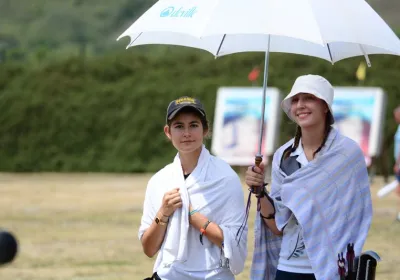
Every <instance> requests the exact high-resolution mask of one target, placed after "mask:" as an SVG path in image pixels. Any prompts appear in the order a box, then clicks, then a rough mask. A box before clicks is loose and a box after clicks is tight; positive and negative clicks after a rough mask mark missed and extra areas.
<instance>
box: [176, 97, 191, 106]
mask: <svg viewBox="0 0 400 280" xmlns="http://www.w3.org/2000/svg"><path fill="white" fill-rule="evenodd" d="M182 103H187V104H196V100H195V99H194V98H191V97H181V98H179V99H177V100H175V105H179V104H182Z"/></svg>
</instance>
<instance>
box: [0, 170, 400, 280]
mask: <svg viewBox="0 0 400 280" xmlns="http://www.w3.org/2000/svg"><path fill="white" fill-rule="evenodd" d="M149 177H150V175H124V174H121V175H120V174H111V175H110V174H33V175H32V174H26V175H25V174H0V228H1V227H3V228H7V229H9V230H11V231H13V232H14V233H15V234H16V235H17V236H18V239H19V242H20V252H19V254H18V256H17V258H16V260H15V262H14V263H12V264H11V265H7V266H3V267H0V279H1V280H18V279H21V280H49V279H63V280H64V279H65V280H67V279H68V280H72V279H75V280H76V279H88V280H89V279H94V280H100V279H109V280H113V279H115V280H116V279H118V280H125V279H126V280H128V279H129V280H131V279H143V278H145V277H147V276H149V275H150V273H151V271H152V266H153V262H154V260H152V259H148V258H147V257H146V256H145V255H144V254H143V253H142V250H141V245H140V243H139V240H138V238H137V230H138V226H139V223H140V218H141V208H142V202H143V197H144V191H145V187H146V183H147V180H148V179H149ZM382 184H383V182H382V180H381V179H380V178H377V179H375V183H374V184H373V186H372V193H373V198H374V207H375V216H374V220H373V225H372V228H371V231H370V236H369V238H368V241H367V244H366V246H365V250H370V249H373V250H375V251H377V252H378V253H379V254H380V255H381V257H382V259H383V261H382V263H380V264H379V267H378V275H377V279H379V280H386V279H387V280H398V279H400V265H399V263H400V223H399V222H395V220H394V219H395V215H396V209H395V202H396V199H397V197H396V196H395V195H394V194H391V195H389V196H388V197H385V198H384V199H379V200H378V199H377V198H376V195H375V194H376V191H377V189H378V188H379V187H380V186H381V185H382ZM253 205H255V204H254V203H253ZM253 219H254V209H253V212H252V214H251V217H250V221H249V225H250V229H251V230H250V234H249V242H248V244H249V257H248V259H247V264H246V269H245V271H244V272H243V273H242V274H241V275H240V276H238V277H237V279H249V266H250V262H251V252H252V247H253V234H252V224H253Z"/></svg>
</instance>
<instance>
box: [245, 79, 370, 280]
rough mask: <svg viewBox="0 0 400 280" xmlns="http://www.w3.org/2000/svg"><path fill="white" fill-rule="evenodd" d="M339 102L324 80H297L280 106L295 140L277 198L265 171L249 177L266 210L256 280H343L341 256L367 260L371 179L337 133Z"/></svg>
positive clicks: (259, 220) (283, 156) (259, 229)
mask: <svg viewBox="0 0 400 280" xmlns="http://www.w3.org/2000/svg"><path fill="white" fill-rule="evenodd" d="M333 98H334V90H333V87H332V85H331V84H330V83H329V82H328V81H327V80H326V79H325V78H323V77H321V76H317V75H305V76H300V77H298V78H297V79H296V81H295V83H294V85H293V87H292V90H291V92H290V93H289V94H288V95H287V96H286V98H285V99H284V100H283V101H282V103H281V107H282V109H283V110H284V112H285V113H286V114H287V115H288V117H289V118H290V119H291V120H293V121H294V122H295V123H296V124H297V130H296V135H295V137H294V138H293V139H292V140H290V141H289V142H287V143H286V144H284V145H282V146H281V147H280V148H279V149H278V150H277V151H276V152H275V154H274V157H273V161H272V182H271V191H270V193H268V192H267V190H266V189H265V187H263V186H265V184H264V165H263V164H261V166H260V167H255V166H252V167H249V168H248V170H247V172H246V183H247V184H248V185H249V186H252V187H253V189H254V190H255V191H254V192H255V193H256V196H257V197H258V199H259V202H260V209H259V212H258V215H257V216H256V222H255V248H254V255H253V264H252V271H251V279H260V280H261V279H270V280H272V279H276V280H291V279H293V280H294V279H296V280H299V279H304V280H308V279H310V280H311V279H317V280H333V279H340V278H339V277H340V275H339V270H338V254H339V261H342V260H343V258H341V254H342V253H343V254H344V256H346V250H347V249H349V250H350V251H351V252H349V256H350V258H351V256H352V253H353V248H354V254H355V255H359V254H360V253H361V250H362V247H363V245H364V242H365V239H366V237H367V233H368V230H369V226H370V223H371V218H372V204H371V196H370V190H369V180H368V173H367V168H366V165H365V160H364V156H363V154H362V151H361V149H360V148H359V146H358V145H357V144H356V143H355V142H354V141H352V140H351V139H349V138H347V137H345V136H343V135H341V134H340V133H339V132H338V131H337V130H336V129H334V128H333V127H332V124H333V123H334V117H333V112H332V103H333ZM254 186H255V187H256V188H254ZM350 261H351V260H350ZM345 269H346V270H347V271H349V270H351V271H352V270H353V268H352V267H351V266H349V267H346V268H345ZM342 272H343V271H341V273H342Z"/></svg>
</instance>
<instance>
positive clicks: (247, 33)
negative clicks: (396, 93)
mask: <svg viewBox="0 0 400 280" xmlns="http://www.w3.org/2000/svg"><path fill="white" fill-rule="evenodd" d="M125 36H129V37H130V38H131V42H130V44H129V45H128V47H132V46H137V45H145V44H168V45H180V46H187V47H193V48H199V49H203V50H206V51H208V52H210V53H212V54H213V55H215V56H223V55H228V54H233V53H239V52H254V51H261V52H267V51H268V52H283V53H293V54H301V55H308V56H314V57H319V58H322V59H325V60H327V61H329V62H331V63H335V62H337V61H339V60H342V59H345V58H349V57H354V56H365V57H366V59H367V62H368V64H369V60H368V57H367V55H369V54H391V55H400V40H399V38H398V37H397V36H396V34H395V33H394V32H393V31H392V30H391V29H390V27H389V26H388V25H387V24H386V23H385V22H384V20H383V19H382V18H381V17H380V16H379V15H378V14H377V13H376V12H375V11H374V10H373V9H372V8H371V7H370V6H369V4H368V3H367V2H366V1H364V0H352V1H348V0H280V1H276V0H246V1H241V0H236V1H232V0H202V1H197V0H160V1H158V2H157V3H155V4H154V5H153V6H152V7H151V8H150V9H149V10H148V11H147V12H146V13H144V14H143V15H142V16H141V17H140V18H139V19H138V20H137V21H136V22H135V23H133V24H132V25H131V26H130V27H129V28H128V29H127V30H126V31H125V32H124V33H123V34H122V35H121V36H119V38H118V40H119V39H120V38H122V37H125Z"/></svg>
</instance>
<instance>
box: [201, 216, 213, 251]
mask: <svg viewBox="0 0 400 280" xmlns="http://www.w3.org/2000/svg"><path fill="white" fill-rule="evenodd" d="M210 223H211V222H210V221H207V222H206V223H205V224H204V226H203V227H202V228H200V232H201V233H200V243H201V245H203V235H206V234H207V231H206V229H207V227H208V225H209V224H210Z"/></svg>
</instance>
